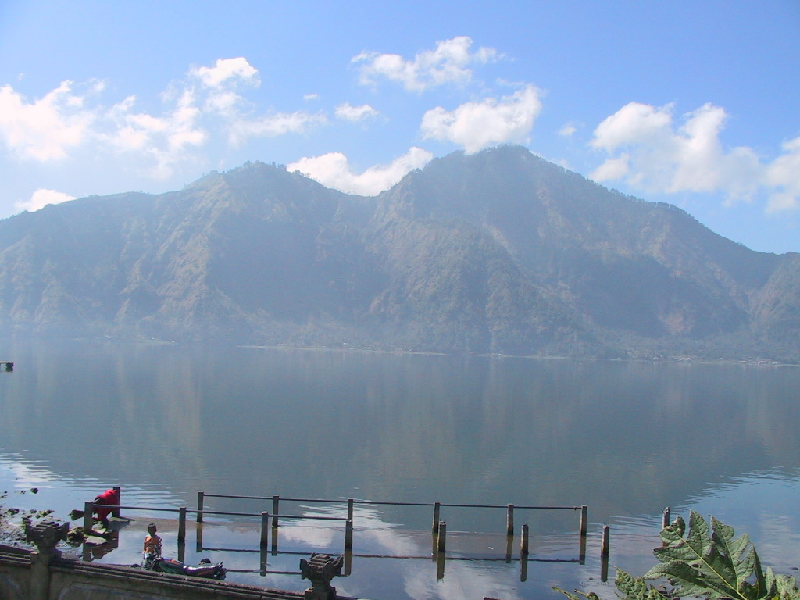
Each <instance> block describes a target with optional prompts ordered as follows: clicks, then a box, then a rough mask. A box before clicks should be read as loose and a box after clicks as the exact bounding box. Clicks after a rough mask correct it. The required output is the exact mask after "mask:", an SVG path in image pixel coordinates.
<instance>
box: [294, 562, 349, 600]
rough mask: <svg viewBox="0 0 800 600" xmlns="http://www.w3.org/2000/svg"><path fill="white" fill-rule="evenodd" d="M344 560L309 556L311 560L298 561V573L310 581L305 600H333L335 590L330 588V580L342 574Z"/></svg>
mask: <svg viewBox="0 0 800 600" xmlns="http://www.w3.org/2000/svg"><path fill="white" fill-rule="evenodd" d="M343 563H344V559H343V558H342V557H341V556H338V557H336V558H333V557H332V556H330V555H329V554H317V553H313V554H312V555H311V560H306V559H304V558H301V559H300V571H301V573H302V575H303V579H308V580H309V581H311V587H310V588H308V589H307V590H306V593H305V597H306V599H307V600H335V598H336V588H335V587H332V586H331V579H333V578H334V577H337V576H339V575H341V574H342V564H343Z"/></svg>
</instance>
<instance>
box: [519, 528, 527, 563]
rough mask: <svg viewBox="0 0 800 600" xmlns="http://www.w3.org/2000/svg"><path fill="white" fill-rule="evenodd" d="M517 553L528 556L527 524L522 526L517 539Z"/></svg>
mask: <svg viewBox="0 0 800 600" xmlns="http://www.w3.org/2000/svg"><path fill="white" fill-rule="evenodd" d="M519 553H520V556H522V557H523V558H524V557H526V556H528V524H527V523H525V524H524V525H523V526H522V536H521V537H520V541H519Z"/></svg>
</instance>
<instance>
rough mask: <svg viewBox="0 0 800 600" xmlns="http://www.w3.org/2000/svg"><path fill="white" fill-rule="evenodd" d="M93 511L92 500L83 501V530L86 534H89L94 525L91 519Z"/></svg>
mask: <svg viewBox="0 0 800 600" xmlns="http://www.w3.org/2000/svg"><path fill="white" fill-rule="evenodd" d="M93 511H94V502H84V503H83V532H84V533H85V534H86V535H89V532H90V531H92V527H93V526H94V521H93V520H92V512H93Z"/></svg>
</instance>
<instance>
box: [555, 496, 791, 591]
mask: <svg viewBox="0 0 800 600" xmlns="http://www.w3.org/2000/svg"><path fill="white" fill-rule="evenodd" d="M661 541H662V543H663V545H662V546H661V547H660V548H656V549H655V550H654V551H653V552H654V554H655V555H656V557H658V560H659V564H657V565H656V566H654V567H653V568H652V569H650V570H649V571H648V572H647V573H645V575H644V577H641V578H635V577H632V576H631V575H629V574H628V573H626V572H625V571H622V570H621V569H617V578H616V585H617V590H618V592H619V596H620V597H621V598H622V599H623V600H663V599H664V598H686V597H691V598H709V599H713V598H726V599H733V600H800V591H798V589H797V583H796V581H795V580H794V578H792V577H787V576H785V575H777V576H776V575H775V574H774V573H773V572H772V569H770V568H767V569H766V571H765V570H763V569H762V567H761V560H760V559H759V557H758V554H757V553H756V551H755V548H754V547H753V544H752V543H751V542H750V538H749V537H748V536H747V535H742V536H740V537H738V538H737V537H735V535H734V530H733V527H729V526H728V525H725V524H724V523H722V522H720V521H718V520H717V519H715V518H713V517H712V518H711V526H710V527H709V524H708V522H706V520H705V519H704V518H703V517H702V516H701V515H699V514H698V513H696V512H694V511H692V512H691V514H690V516H689V528H688V531H687V529H686V524H685V522H684V520H683V519H682V518H681V517H678V518H677V519H676V520H675V521H674V522H673V523H672V524H671V525H669V526H667V527H665V528H664V529H663V530H662V531H661ZM662 578H663V579H666V580H667V581H669V583H670V584H671V585H673V586H675V589H673V590H660V589H657V588H656V587H654V586H653V585H651V584H648V583H647V581H646V580H648V579H649V580H653V579H662ZM555 589H558V588H555ZM559 591H562V592H564V590H559ZM564 593H565V594H566V595H567V596H569V597H570V598H571V599H572V600H583V599H589V600H595V599H596V598H597V596H596V595H595V594H588V595H587V594H584V593H582V592H576V594H572V593H568V592H564Z"/></svg>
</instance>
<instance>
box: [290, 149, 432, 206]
mask: <svg viewBox="0 0 800 600" xmlns="http://www.w3.org/2000/svg"><path fill="white" fill-rule="evenodd" d="M432 158H433V155H432V154H431V153H430V152H428V151H426V150H423V149H422V148H417V147H413V148H411V149H410V150H409V151H408V152H407V153H406V154H404V155H403V156H401V157H400V158H398V159H396V160H394V161H392V163H391V164H389V165H379V166H374V167H370V168H369V169H367V170H366V171H364V172H363V173H361V174H358V175H357V174H355V173H353V172H352V170H351V167H350V163H349V161H348V159H347V157H346V156H345V155H344V154H342V153H341V152H330V153H328V154H323V155H321V156H312V157H306V158H301V159H300V160H298V161H297V162H294V163H292V164H290V165H288V166H287V169H288V170H289V171H299V172H300V173H303V174H305V175H308V176H309V177H311V178H312V179H315V180H316V181H319V182H320V183H321V184H323V185H325V186H328V187H331V188H334V189H337V190H339V191H342V192H347V193H350V194H361V195H364V196H374V195H376V194H379V193H380V192H382V191H384V190H388V189H389V188H390V187H392V186H393V185H394V184H395V183H397V182H398V181H400V180H401V179H402V178H403V177H404V176H405V175H406V174H407V173H409V172H410V171H413V170H414V169H421V168H422V167H424V166H425V165H426V164H428V162H430V160H431V159H432Z"/></svg>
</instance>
